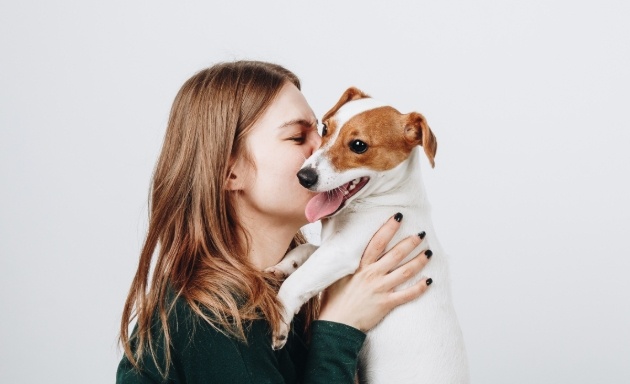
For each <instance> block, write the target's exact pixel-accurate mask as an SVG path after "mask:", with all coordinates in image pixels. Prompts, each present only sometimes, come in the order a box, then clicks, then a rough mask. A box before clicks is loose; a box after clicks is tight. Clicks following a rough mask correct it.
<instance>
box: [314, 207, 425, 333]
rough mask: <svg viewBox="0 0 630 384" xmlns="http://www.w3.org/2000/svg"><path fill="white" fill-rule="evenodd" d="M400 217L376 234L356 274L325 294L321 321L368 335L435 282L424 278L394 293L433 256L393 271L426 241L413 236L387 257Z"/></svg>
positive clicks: (419, 256)
mask: <svg viewBox="0 0 630 384" xmlns="http://www.w3.org/2000/svg"><path fill="white" fill-rule="evenodd" d="M398 215H400V216H398ZM396 218H399V220H400V219H402V215H401V214H397V215H396V216H394V217H392V218H390V219H389V220H388V221H387V222H386V223H385V224H384V225H383V226H382V227H381V228H380V229H379V230H378V231H377V232H376V233H375V234H374V236H373V237H372V239H371V240H370V243H369V244H368V246H367V247H366V248H365V251H364V252H363V256H362V258H361V264H360V265H359V268H358V269H357V271H356V272H355V273H354V275H349V276H346V277H344V278H342V279H340V280H338V281H337V282H335V283H334V284H333V285H331V286H330V287H328V289H326V291H324V294H323V297H322V307H321V308H322V309H321V312H320V316H319V319H320V320H328V321H335V322H338V323H343V324H347V325H350V326H352V327H355V328H357V329H360V330H361V331H363V332H367V331H368V330H370V329H372V328H373V327H374V326H375V325H376V324H378V322H379V321H381V319H382V318H383V317H385V315H386V314H388V313H389V312H390V311H391V310H392V309H394V308H395V307H397V306H399V305H401V304H404V303H407V302H409V301H411V300H413V299H415V298H417V297H419V296H420V295H421V294H422V293H423V292H424V291H426V289H427V287H428V286H429V285H430V284H431V282H432V280H431V279H422V280H420V281H419V282H417V283H416V284H414V285H412V286H410V287H407V288H405V289H402V290H398V291H394V289H395V288H396V287H397V286H398V285H400V284H402V283H404V282H405V281H407V280H409V279H410V278H412V277H413V276H415V275H416V274H417V273H418V272H420V270H421V269H422V267H424V266H425V265H426V263H427V262H428V261H429V257H430V256H431V252H423V253H422V254H420V255H418V256H416V257H415V258H413V259H412V260H411V261H409V262H407V263H406V264H404V265H402V266H400V267H398V268H396V269H394V270H393V271H392V268H394V267H395V266H396V265H398V264H399V263H400V262H401V261H402V260H403V259H404V258H405V257H407V256H408V255H409V253H411V251H413V250H414V249H415V248H416V247H417V246H418V245H419V244H420V243H421V242H422V239H421V238H420V235H413V236H410V237H408V238H406V239H403V240H401V241H400V242H399V243H398V244H396V245H395V246H394V247H393V248H392V249H391V250H389V251H388V252H387V253H385V254H383V251H384V250H385V248H386V247H387V244H388V243H389V242H390V241H391V239H392V238H393V237H394V234H395V233H396V231H397V230H398V229H399V228H400V222H399V220H396ZM422 237H424V235H423V236H422ZM381 255H382V256H381ZM390 271H391V272H390Z"/></svg>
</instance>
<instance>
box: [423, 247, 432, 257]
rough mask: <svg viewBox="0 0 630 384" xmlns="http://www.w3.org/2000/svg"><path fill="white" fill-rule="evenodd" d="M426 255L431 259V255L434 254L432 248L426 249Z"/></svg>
mask: <svg viewBox="0 0 630 384" xmlns="http://www.w3.org/2000/svg"><path fill="white" fill-rule="evenodd" d="M424 255H425V256H426V257H427V259H430V258H431V256H433V252H432V251H431V250H430V249H427V250H426V251H424Z"/></svg>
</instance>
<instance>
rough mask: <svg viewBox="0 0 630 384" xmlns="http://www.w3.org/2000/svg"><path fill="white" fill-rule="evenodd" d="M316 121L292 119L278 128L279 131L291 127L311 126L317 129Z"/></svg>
mask: <svg viewBox="0 0 630 384" xmlns="http://www.w3.org/2000/svg"><path fill="white" fill-rule="evenodd" d="M317 123H318V121H317V119H313V120H306V119H301V118H300V119H293V120H289V121H287V122H286V123H284V124H282V125H281V126H279V127H278V128H279V129H282V128H286V127H290V126H292V125H301V126H304V127H312V126H316V127H317Z"/></svg>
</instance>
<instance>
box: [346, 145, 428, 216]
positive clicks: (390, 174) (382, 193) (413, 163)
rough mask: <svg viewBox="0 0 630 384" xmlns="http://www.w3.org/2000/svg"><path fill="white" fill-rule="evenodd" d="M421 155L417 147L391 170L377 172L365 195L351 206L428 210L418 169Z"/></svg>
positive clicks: (419, 148)
mask: <svg viewBox="0 0 630 384" xmlns="http://www.w3.org/2000/svg"><path fill="white" fill-rule="evenodd" d="M422 154H423V152H422V148H421V147H420V146H417V147H415V148H414V149H413V150H412V151H411V153H410V154H409V157H408V158H407V159H406V160H405V161H403V162H402V163H400V164H399V165H397V166H396V167H394V168H393V169H390V170H388V171H384V172H379V173H378V174H377V175H376V179H375V180H372V183H371V184H372V185H371V186H368V188H369V189H368V190H367V191H366V193H365V195H364V196H361V197H359V198H357V199H355V200H354V201H352V202H351V204H352V205H354V204H358V205H361V207H362V208H363V207H369V206H372V205H378V206H396V207H399V206H416V207H420V208H423V207H427V208H428V204H427V199H426V192H425V189H424V184H423V182H422V173H421V169H420V160H421V157H422Z"/></svg>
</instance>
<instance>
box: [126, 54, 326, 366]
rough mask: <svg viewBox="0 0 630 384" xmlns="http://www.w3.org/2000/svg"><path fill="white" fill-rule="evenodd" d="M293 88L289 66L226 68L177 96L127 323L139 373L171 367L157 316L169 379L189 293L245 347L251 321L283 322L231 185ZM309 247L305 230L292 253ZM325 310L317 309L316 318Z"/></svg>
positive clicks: (193, 81)
mask: <svg viewBox="0 0 630 384" xmlns="http://www.w3.org/2000/svg"><path fill="white" fill-rule="evenodd" d="M286 82H290V83H293V84H294V85H295V86H296V87H298V88H300V81H299V80H298V78H297V77H296V76H295V75H294V74H293V73H291V72H290V71H288V70H287V69H285V68H283V67H281V66H279V65H275V64H270V63H264V62H255V61H237V62H229V63H221V64H217V65H214V66H212V67H210V68H208V69H205V70H202V71H200V72H199V73H197V74H195V75H194V76H193V77H191V78H190V79H189V80H188V81H186V83H184V85H183V86H182V88H181V89H180V90H179V93H178V94H177V96H176V97H175V101H174V102H173V106H172V109H171V113H170V117H169V121H168V127H167V130H166V136H165V138H164V144H163V146H162V151H161V154H160V157H159V160H158V162H157V165H156V168H155V171H154V174H153V181H152V189H151V197H150V208H149V212H150V214H149V229H148V233H147V237H146V240H145V242H144V246H143V248H142V252H141V254H140V260H139V263H138V270H137V271H136V275H135V277H134V279H133V282H132V283H131V288H130V290H129V295H128V297H127V301H126V302H125V307H124V310H123V315H122V321H121V324H120V341H121V344H122V346H123V348H124V351H125V355H126V356H127V358H128V359H129V360H130V361H131V362H132V363H133V364H134V365H135V366H136V367H137V366H138V365H139V363H140V362H141V360H142V359H143V357H144V356H145V355H146V354H147V353H148V354H149V355H151V357H152V358H153V360H154V362H155V364H156V366H158V369H160V370H162V368H160V364H158V361H159V360H161V359H158V358H157V356H156V350H157V349H156V346H155V345H154V344H155V340H154V336H152V332H151V327H152V321H155V316H156V315H157V316H159V327H158V329H159V331H160V332H161V336H162V337H163V341H164V351H165V356H164V358H165V361H166V366H165V367H163V368H164V370H162V372H161V373H162V374H163V375H165V376H166V375H167V372H168V367H169V365H170V348H169V344H170V332H169V329H168V326H167V324H168V323H167V319H168V315H169V311H170V310H172V308H173V304H174V302H175V299H177V298H178V297H180V296H181V297H182V298H184V299H185V300H186V302H187V303H188V305H190V307H191V308H192V309H193V310H194V311H195V312H196V313H197V314H198V315H199V316H200V317H201V318H202V319H204V320H205V321H207V322H208V323H210V324H211V325H212V326H213V327H215V328H216V329H217V330H219V331H220V332H223V333H225V334H227V335H229V336H232V337H235V338H237V339H240V340H245V334H244V322H246V321H249V320H253V319H258V318H261V317H262V318H264V319H266V320H267V321H268V322H269V324H270V327H271V328H272V329H275V328H277V326H278V324H279V323H280V322H281V321H282V320H281V315H280V314H281V311H280V308H281V305H280V303H279V301H278V300H277V297H276V291H277V287H278V281H275V280H273V278H271V277H270V276H266V275H265V274H264V273H263V272H261V271H258V270H256V269H255V268H254V266H253V265H252V264H250V263H249V261H248V258H247V255H248V248H249V247H248V242H247V240H246V239H247V238H248V235H247V233H246V231H245V229H244V228H243V227H242V226H241V225H240V224H239V221H238V218H237V216H236V214H235V208H234V196H233V193H234V192H230V191H229V190H228V188H227V187H226V182H227V179H228V177H229V168H230V164H231V160H233V159H235V158H237V157H239V156H241V157H245V158H246V159H248V158H249V157H248V156H247V153H246V148H245V138H246V137H247V134H248V132H249V131H250V130H251V127H252V125H253V124H254V122H255V121H256V120H257V119H258V118H259V117H260V116H261V115H262V114H263V112H264V111H265V110H266V108H267V107H268V106H269V105H270V104H271V102H272V101H273V99H274V97H275V96H276V94H277V93H278V92H279V90H280V89H281V88H282V86H283V85H284V84H285V83H286ZM243 239H245V241H244V240H243ZM304 241H305V240H304V237H303V236H302V234H301V233H299V232H298V233H297V234H296V235H295V237H294V239H293V241H292V242H291V246H290V248H289V249H291V248H293V247H295V246H297V245H298V244H301V243H303V242H304ZM154 253H155V254H157V257H156V260H155V266H154V271H153V274H152V277H151V279H150V280H149V271H150V269H151V264H152V259H153V256H154ZM169 290H172V292H173V293H174V295H173V294H170V295H169V294H168V292H169ZM169 296H174V299H173V300H170V299H167V298H168V297H169ZM315 307H316V305H313V304H311V306H309V312H312V313H311V314H310V315H308V317H309V318H312V317H313V316H314V311H316V308H315ZM134 318H135V319H136V320H137V329H136V331H135V332H133V334H132V335H130V334H129V326H130V324H131V322H132V321H133V320H134ZM270 342H271V339H270ZM162 361H163V360H162Z"/></svg>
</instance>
